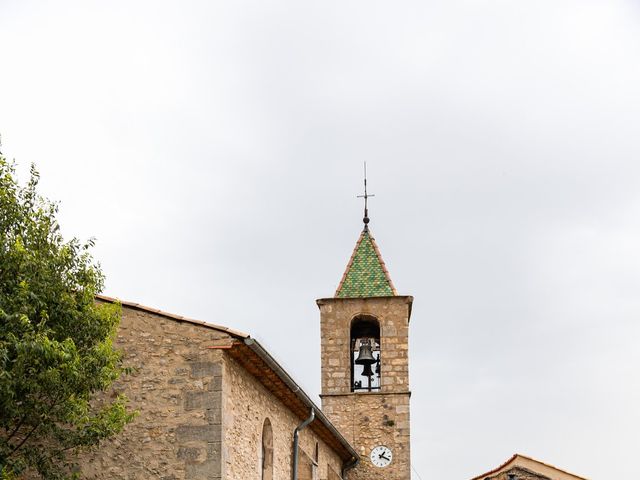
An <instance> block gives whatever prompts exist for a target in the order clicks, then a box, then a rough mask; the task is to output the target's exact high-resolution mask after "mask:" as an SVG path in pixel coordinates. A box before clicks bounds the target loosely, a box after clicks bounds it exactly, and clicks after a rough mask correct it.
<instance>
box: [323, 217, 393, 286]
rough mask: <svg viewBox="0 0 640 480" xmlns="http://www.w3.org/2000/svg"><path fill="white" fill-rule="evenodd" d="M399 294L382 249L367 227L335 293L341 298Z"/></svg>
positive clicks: (357, 243)
mask: <svg viewBox="0 0 640 480" xmlns="http://www.w3.org/2000/svg"><path fill="white" fill-rule="evenodd" d="M395 295H397V292H396V289H395V287H394V286H393V282H392V281H391V277H390V276H389V272H388V270H387V267H386V265H385V264H384V261H383V260H382V255H380V249H379V248H378V245H377V244H376V241H375V239H374V238H373V236H372V235H371V232H370V231H369V229H368V228H365V229H364V230H363V231H362V233H361V234H360V237H359V238H358V241H357V242H356V246H355V248H354V249H353V254H352V255H351V259H350V260H349V263H348V264H347V268H346V269H345V271H344V274H343V275H342V280H340V285H338V288H337V290H336V293H335V297H339V298H358V297H389V296H395Z"/></svg>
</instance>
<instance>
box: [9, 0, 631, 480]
mask: <svg viewBox="0 0 640 480" xmlns="http://www.w3.org/2000/svg"><path fill="white" fill-rule="evenodd" d="M639 118H640V3H639V2H638V1H637V0H634V1H631V0H627V1H621V0H608V1H593V0H575V1H568V0H566V1H565V0H548V1H547V0H541V1H535V2H524V1H514V0H509V1H506V0H502V1H500V0H493V1H488V0H475V1H472V0H447V1H394V2H389V1H387V2H381V1H376V0H368V1H344V0H342V1H330V0H326V1H322V2H318V1H316V2H306V1H300V0H296V1H293V0H280V1H264V0H262V1H241V0H236V1H227V0H224V1H202V2H187V1H181V2H178V1H174V2H166V1H164V2H161V1H145V2H143V1H139V2H136V1H110V2H91V1H86V0H83V1H77V2H72V1H57V2H44V1H43V2H34V1H25V0H20V1H17V0H16V1H12V0H0V133H1V134H2V141H3V147H2V151H3V153H4V154H5V155H6V156H8V157H9V158H15V159H16V161H17V162H18V164H19V168H20V172H21V173H22V180H26V171H27V168H28V165H29V163H31V162H35V164H36V165H37V167H38V169H39V170H40V172H41V176H42V181H41V187H42V188H41V190H42V192H43V193H44V194H45V195H47V196H48V197H50V198H52V199H55V200H59V201H60V202H61V213H60V222H61V223H62V227H63V230H64V232H65V233H66V234H67V235H68V236H78V237H80V238H87V237H90V236H95V237H96V238H97V240H98V244H97V247H96V249H95V252H94V253H95V256H96V258H98V259H99V260H100V261H101V263H102V266H103V268H104V271H105V273H106V274H107V276H108V282H107V289H106V293H107V294H109V295H113V296H118V297H120V298H123V299H127V300H132V301H136V302H140V303H144V304H147V305H151V306H154V307H158V308H162V309H164V310H168V311H171V312H176V313H180V314H183V315H187V316H191V317H195V318H199V319H203V320H208V321H212V322H215V323H221V324H225V325H229V326H232V327H234V328H237V329H240V330H245V331H247V332H249V333H251V334H252V335H253V336H255V337H257V338H258V339H260V340H261V341H262V342H263V343H264V344H265V345H266V346H267V347H268V348H269V349H270V351H271V352H272V353H273V354H274V356H275V357H276V358H278V359H279V360H280V361H281V362H282V364H283V365H284V366H285V367H286V368H287V369H288V370H289V371H290V373H292V375H293V376H294V377H295V378H296V379H297V380H298V381H299V382H300V383H301V384H302V385H303V386H304V388H305V389H306V390H307V391H308V392H309V393H310V394H313V395H316V394H317V393H318V392H319V373H320V365H319V357H320V353H319V314H318V311H317V307H316V305H315V302H314V300H315V299H316V298H320V297H326V296H331V295H332V294H333V292H334V289H335V287H336V285H337V283H338V281H339V280H340V277H341V274H342V272H343V270H344V267H345V266H346V263H347V260H348V258H349V255H350V254H351V250H352V248H353V246H354V244H355V241H356V239H357V237H358V234H359V232H360V229H361V216H362V212H361V209H362V205H361V201H360V200H357V199H356V198H355V196H356V195H357V194H359V193H361V182H362V162H363V161H364V160H366V161H367V162H368V169H369V186H370V192H371V193H375V195H376V197H375V198H374V199H372V200H371V202H370V216H371V218H372V223H371V229H372V231H373V234H374V236H375V237H376V240H377V241H378V244H379V245H380V248H381V251H382V255H383V257H384V259H385V260H386V262H387V266H388V267H389V270H390V273H391V276H392V278H393V280H394V282H395V284H396V287H397V288H398V290H399V292H400V293H401V294H410V295H414V296H415V304H414V311H413V317H412V321H411V384H412V385H411V387H412V390H413V397H412V454H413V465H414V467H415V469H416V471H417V472H418V473H419V476H420V477H421V478H422V479H423V480H427V479H439V480H464V479H468V478H470V477H472V476H474V475H477V474H480V473H482V472H484V471H486V470H488V469H490V468H493V467H495V466H497V465H498V464H499V463H501V462H502V461H504V460H506V459H507V458H508V457H509V456H510V455H511V454H513V453H514V452H519V453H523V454H527V455H530V456H534V457H536V458H539V459H541V460H544V461H546V462H550V463H553V464H556V465H558V466H560V467H562V468H565V469H567V470H569V471H574V472H575V473H578V474H581V475H584V476H587V477H590V478H593V479H601V480H606V479H610V478H637V477H638V476H640V472H639V466H638V462H637V459H638V449H639V447H640V349H639V348H638V342H639V341H640V322H639V316H640V295H639V291H640V189H639V186H640V164H639V162H638V159H640V143H639V138H640V135H639V127H640V122H639ZM416 479H418V475H415V476H414V480H416Z"/></svg>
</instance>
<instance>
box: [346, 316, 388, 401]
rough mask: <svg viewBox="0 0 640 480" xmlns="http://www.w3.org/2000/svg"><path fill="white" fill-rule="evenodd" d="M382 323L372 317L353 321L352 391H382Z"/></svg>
mask: <svg viewBox="0 0 640 480" xmlns="http://www.w3.org/2000/svg"><path fill="white" fill-rule="evenodd" d="M380 385H381V377H380V323H379V322H378V319H377V318H375V317H372V316H370V315H359V316H357V317H355V318H354V319H353V320H352V321H351V391H352V392H374V391H378V390H380Z"/></svg>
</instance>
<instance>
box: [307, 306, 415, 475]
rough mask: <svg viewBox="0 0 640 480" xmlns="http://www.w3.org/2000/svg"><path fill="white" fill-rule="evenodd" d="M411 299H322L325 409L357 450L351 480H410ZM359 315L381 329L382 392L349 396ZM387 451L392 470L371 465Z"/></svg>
mask: <svg viewBox="0 0 640 480" xmlns="http://www.w3.org/2000/svg"><path fill="white" fill-rule="evenodd" d="M411 300H412V299H411V297H401V296H397V297H375V298H348V299H338V298H332V299H323V300H319V301H318V305H319V307H320V323H321V364H322V395H321V396H322V409H323V411H324V413H325V414H326V415H327V417H328V418H329V420H331V422H332V423H333V424H334V425H335V426H336V427H337V428H338V430H340V432H341V433H342V434H343V435H344V436H345V438H346V439H347V440H348V441H349V442H350V443H351V444H352V445H353V446H354V447H355V448H356V450H357V451H358V453H359V454H360V456H361V462H360V464H359V465H358V466H357V467H356V468H355V469H353V470H350V471H349V473H348V474H347V478H348V479H350V480H351V479H369V480H374V479H380V480H382V479H385V480H409V478H410V476H411V475H410V428H409V421H410V418H409V399H410V395H411V394H410V391H409V357H408V355H409V350H408V349H409V342H408V340H409V308H410V302H411ZM358 315H369V316H373V317H375V318H376V319H377V320H378V322H379V324H380V343H381V346H380V368H381V380H382V382H381V383H382V388H381V390H380V392H371V393H370V392H362V393H352V392H351V384H350V379H351V373H350V372H351V363H350V362H351V358H350V342H351V335H350V329H351V322H352V320H353V319H354V318H355V317H357V316H358ZM378 445H386V446H387V447H389V448H390V449H391V450H392V452H393V461H392V463H391V465H390V466H388V467H385V468H378V467H375V466H373V465H372V463H371V461H370V460H369V453H370V452H371V449H372V448H374V447H375V446H378Z"/></svg>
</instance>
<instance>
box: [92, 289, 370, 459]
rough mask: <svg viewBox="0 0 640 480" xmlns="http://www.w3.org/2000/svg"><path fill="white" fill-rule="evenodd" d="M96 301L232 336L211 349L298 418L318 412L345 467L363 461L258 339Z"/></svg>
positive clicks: (316, 425)
mask: <svg viewBox="0 0 640 480" xmlns="http://www.w3.org/2000/svg"><path fill="white" fill-rule="evenodd" d="M96 300H98V301H102V302H107V303H119V304H120V305H122V306H124V307H127V308H131V309H134V310H139V311H143V312H149V313H152V314H154V315H158V316H160V317H164V318H167V319H170V320H174V321H177V322H184V323H190V324H193V325H198V326H200V327H203V328H208V329H212V330H217V331H220V332H224V333H226V334H228V335H229V336H230V339H229V340H230V343H229V344H228V345H216V346H211V347H208V348H212V349H223V350H225V351H227V352H228V353H229V355H230V356H231V357H232V358H234V359H235V360H236V361H238V363H240V365H241V366H242V367H243V368H245V369H246V370H247V371H248V372H249V373H250V374H251V375H253V376H254V377H255V378H256V379H257V380H258V381H259V382H260V383H262V385H264V386H265V387H266V388H267V390H269V391H270V392H271V393H272V394H273V395H274V396H275V397H276V398H277V399H279V400H280V401H281V402H282V403H283V404H284V405H285V406H287V408H289V409H290V410H291V411H292V412H293V413H294V414H295V415H297V416H298V418H300V420H301V421H302V420H304V419H306V418H307V417H308V416H309V412H310V410H312V409H313V410H314V412H315V420H314V421H313V422H312V423H311V425H310V428H311V429H312V430H313V431H315V432H316V433H317V434H318V435H319V436H320V438H322V439H323V440H324V441H325V442H326V443H327V444H328V445H329V446H330V447H331V448H333V449H334V451H336V452H337V453H338V455H340V457H341V458H342V460H343V461H344V462H345V465H350V464H354V463H355V462H357V461H359V458H360V457H359V455H358V453H357V452H356V451H355V450H354V448H353V447H352V446H351V444H350V443H349V442H348V441H347V440H346V439H345V438H344V437H343V436H342V434H341V433H340V432H339V431H338V430H337V429H336V428H335V427H334V426H333V424H332V423H331V422H330V421H329V419H328V418H327V417H326V416H325V415H324V413H322V410H321V409H320V408H319V407H318V406H316V405H315V403H314V402H313V401H312V400H311V399H310V398H309V397H308V396H307V394H306V393H305V392H304V391H303V390H302V388H300V386H299V385H298V384H297V383H296V382H295V381H294V380H293V379H292V378H291V377H290V376H289V374H288V373H287V372H286V371H285V370H284V368H282V367H281V366H280V364H279V363H278V362H277V361H276V360H275V359H274V358H273V357H272V356H271V354H269V352H267V351H266V350H265V349H264V348H263V347H262V346H261V345H260V343H258V341H257V340H255V339H254V338H251V336H249V335H248V334H246V333H243V332H240V331H237V330H233V329H231V328H228V327H225V326H222V325H216V324H214V323H209V322H204V321H202V320H195V319H192V318H188V317H183V316H182V315H176V314H175V313H169V312H165V311H162V310H158V309H157V308H153V307H147V306H145V305H141V304H139V303H135V302H128V301H125V300H120V299H118V298H114V297H108V296H106V295H96Z"/></svg>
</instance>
